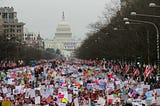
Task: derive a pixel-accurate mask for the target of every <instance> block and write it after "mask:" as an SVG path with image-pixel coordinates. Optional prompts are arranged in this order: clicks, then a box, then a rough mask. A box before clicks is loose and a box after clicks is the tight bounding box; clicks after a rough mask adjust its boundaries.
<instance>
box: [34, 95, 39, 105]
mask: <svg viewBox="0 0 160 106" xmlns="http://www.w3.org/2000/svg"><path fill="white" fill-rule="evenodd" d="M35 104H36V105H38V104H40V96H37V97H35Z"/></svg>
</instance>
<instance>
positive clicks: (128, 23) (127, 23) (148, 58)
mask: <svg viewBox="0 0 160 106" xmlns="http://www.w3.org/2000/svg"><path fill="white" fill-rule="evenodd" d="M125 24H126V25H141V23H130V22H128V21H126V22H125ZM145 30H146V34H147V45H148V47H147V60H148V64H149V63H150V57H149V54H150V50H149V42H150V41H149V31H148V30H147V29H146V28H145Z"/></svg>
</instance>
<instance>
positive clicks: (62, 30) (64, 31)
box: [55, 12, 72, 37]
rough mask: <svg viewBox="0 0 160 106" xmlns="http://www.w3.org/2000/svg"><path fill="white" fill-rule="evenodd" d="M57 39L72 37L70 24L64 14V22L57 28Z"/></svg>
mask: <svg viewBox="0 0 160 106" xmlns="http://www.w3.org/2000/svg"><path fill="white" fill-rule="evenodd" d="M55 37H72V33H71V28H70V26H69V23H68V22H67V21H66V20H65V16H64V12H63V14H62V20H61V21H60V22H59V24H58V27H57V28H56V33H55Z"/></svg>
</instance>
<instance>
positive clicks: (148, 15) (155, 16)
mask: <svg viewBox="0 0 160 106" xmlns="http://www.w3.org/2000/svg"><path fill="white" fill-rule="evenodd" d="M130 14H131V15H133V16H143V17H154V18H160V16H157V15H150V14H137V13H136V12H135V11H134V12H131V13H130Z"/></svg>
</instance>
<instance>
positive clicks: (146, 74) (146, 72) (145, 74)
mask: <svg viewBox="0 0 160 106" xmlns="http://www.w3.org/2000/svg"><path fill="white" fill-rule="evenodd" d="M152 71H153V67H151V66H146V69H145V72H144V73H143V76H144V78H147V77H148V75H149V74H150V73H152Z"/></svg>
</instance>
